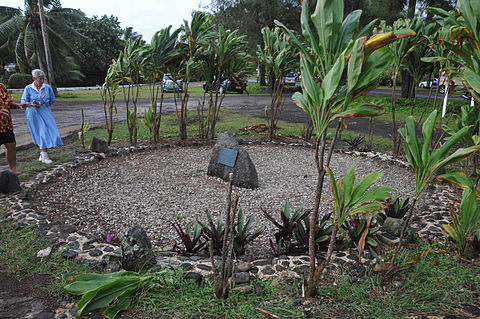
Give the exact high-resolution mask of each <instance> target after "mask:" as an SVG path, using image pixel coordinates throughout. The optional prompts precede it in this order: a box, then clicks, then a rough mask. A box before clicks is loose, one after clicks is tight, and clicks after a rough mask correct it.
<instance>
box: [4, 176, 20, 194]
mask: <svg viewBox="0 0 480 319" xmlns="http://www.w3.org/2000/svg"><path fill="white" fill-rule="evenodd" d="M21 190H22V187H21V186H20V181H19V180H18V176H17V175H16V174H14V173H12V172H10V171H3V172H1V173H0V193H2V194H8V193H15V192H18V191H21Z"/></svg>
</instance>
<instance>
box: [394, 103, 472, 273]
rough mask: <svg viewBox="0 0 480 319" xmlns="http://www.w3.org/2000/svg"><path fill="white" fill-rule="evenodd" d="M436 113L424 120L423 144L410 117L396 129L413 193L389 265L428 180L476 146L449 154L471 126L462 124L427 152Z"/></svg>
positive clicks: (395, 256)
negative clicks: (410, 168)
mask: <svg viewBox="0 0 480 319" xmlns="http://www.w3.org/2000/svg"><path fill="white" fill-rule="evenodd" d="M437 116H438V112H437V110H434V111H432V112H431V113H430V115H429V116H428V118H427V119H426V121H425V122H424V123H423V126H422V136H423V144H422V142H421V141H420V139H419V138H418V137H417V133H416V123H415V119H414V118H413V117H412V116H409V117H407V119H406V120H405V127H404V128H401V129H399V130H398V134H399V135H400V137H401V138H402V140H403V143H402V146H403V149H404V151H405V155H406V157H407V160H408V162H409V163H410V166H411V167H412V169H413V172H414V174H415V195H414V196H413V202H412V205H411V206H410V209H409V211H408V215H407V219H406V220H405V222H404V224H403V228H402V232H401V233H400V241H399V243H398V249H397V250H396V251H395V254H394V255H393V257H392V260H391V262H390V264H391V265H394V263H395V260H396V258H397V255H398V252H399V250H400V249H399V248H400V246H401V244H402V241H403V237H404V234H405V229H406V228H407V225H408V223H409V221H410V219H411V217H412V214H413V210H414V207H415V203H416V202H417V200H418V198H419V197H420V195H421V193H422V192H423V191H424V189H425V187H426V186H427V185H428V183H430V182H431V181H432V180H433V179H434V178H435V174H436V173H437V172H438V171H439V170H441V169H442V168H444V167H446V166H447V165H449V164H452V163H454V162H457V161H460V160H462V159H464V158H466V157H467V156H470V155H471V154H472V153H473V152H475V151H477V150H478V149H479V147H478V146H471V147H467V148H459V149H457V150H456V151H455V152H454V153H452V154H450V150H451V149H452V148H453V147H454V146H455V145H456V144H457V143H458V142H459V141H460V140H461V139H462V138H464V136H465V135H466V134H467V133H468V131H469V129H470V126H465V127H463V128H461V129H460V130H459V131H457V132H456V133H455V134H453V135H451V136H449V137H448V138H447V139H446V140H445V143H443V144H442V145H439V143H437V144H436V145H434V146H433V148H432V150H431V151H430V142H431V141H432V136H433V131H434V128H435V123H436V121H437Z"/></svg>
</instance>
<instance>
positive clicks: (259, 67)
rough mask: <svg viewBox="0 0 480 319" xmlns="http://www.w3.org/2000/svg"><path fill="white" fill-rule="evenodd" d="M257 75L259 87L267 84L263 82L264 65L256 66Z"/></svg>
mask: <svg viewBox="0 0 480 319" xmlns="http://www.w3.org/2000/svg"><path fill="white" fill-rule="evenodd" d="M258 73H259V74H258V76H259V82H260V86H266V85H267V82H266V81H265V64H263V63H259V64H258Z"/></svg>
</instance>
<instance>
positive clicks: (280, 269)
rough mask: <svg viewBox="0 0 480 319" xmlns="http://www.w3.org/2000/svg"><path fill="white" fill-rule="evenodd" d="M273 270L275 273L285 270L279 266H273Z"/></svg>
mask: <svg viewBox="0 0 480 319" xmlns="http://www.w3.org/2000/svg"><path fill="white" fill-rule="evenodd" d="M275 270H276V271H284V270H285V268H284V267H282V266H280V265H276V266H275Z"/></svg>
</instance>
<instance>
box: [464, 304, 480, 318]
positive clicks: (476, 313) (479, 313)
mask: <svg viewBox="0 0 480 319" xmlns="http://www.w3.org/2000/svg"><path fill="white" fill-rule="evenodd" d="M462 307H463V310H464V311H465V312H467V313H469V314H471V315H472V316H473V317H475V318H480V308H478V307H476V306H473V305H469V304H463V305H462Z"/></svg>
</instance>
